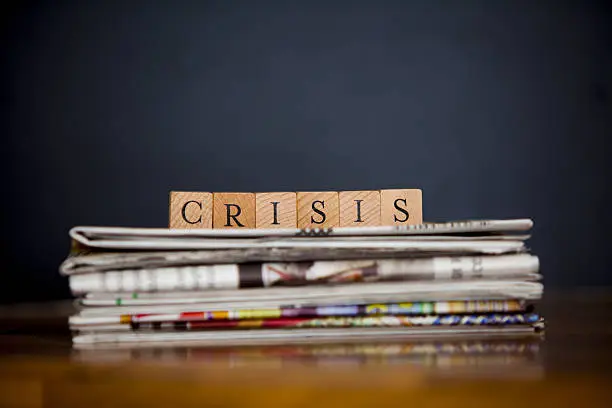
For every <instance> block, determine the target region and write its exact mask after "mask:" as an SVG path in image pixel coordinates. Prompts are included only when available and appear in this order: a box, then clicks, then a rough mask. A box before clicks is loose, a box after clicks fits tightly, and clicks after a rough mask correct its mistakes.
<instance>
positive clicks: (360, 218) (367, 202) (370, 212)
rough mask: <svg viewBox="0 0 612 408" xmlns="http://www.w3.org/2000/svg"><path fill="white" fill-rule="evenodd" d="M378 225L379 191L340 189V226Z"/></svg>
mask: <svg viewBox="0 0 612 408" xmlns="http://www.w3.org/2000/svg"><path fill="white" fill-rule="evenodd" d="M378 225H380V191H341V192H340V226H341V227H366V226H378Z"/></svg>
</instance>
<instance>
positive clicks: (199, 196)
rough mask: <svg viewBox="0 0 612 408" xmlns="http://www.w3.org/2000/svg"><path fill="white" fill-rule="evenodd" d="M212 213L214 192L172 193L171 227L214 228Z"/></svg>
mask: <svg viewBox="0 0 612 408" xmlns="http://www.w3.org/2000/svg"><path fill="white" fill-rule="evenodd" d="M212 213H213V195H212V193H198V192H189V191H172V192H171V193H170V222H169V227H170V228H181V229H189V228H212Z"/></svg>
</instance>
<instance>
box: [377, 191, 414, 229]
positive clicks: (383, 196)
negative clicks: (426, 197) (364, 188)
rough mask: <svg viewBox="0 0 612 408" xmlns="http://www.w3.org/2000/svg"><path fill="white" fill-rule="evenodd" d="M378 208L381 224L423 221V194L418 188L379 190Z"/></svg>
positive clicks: (407, 223) (410, 223) (405, 223)
mask: <svg viewBox="0 0 612 408" xmlns="http://www.w3.org/2000/svg"><path fill="white" fill-rule="evenodd" d="M380 208H381V210H380V224H381V225H412V224H422V223H423V195H422V193H421V190H419V189H409V190H381V191H380Z"/></svg>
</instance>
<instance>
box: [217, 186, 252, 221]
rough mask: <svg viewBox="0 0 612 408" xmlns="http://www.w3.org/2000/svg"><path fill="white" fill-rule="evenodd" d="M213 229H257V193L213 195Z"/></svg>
mask: <svg viewBox="0 0 612 408" xmlns="http://www.w3.org/2000/svg"><path fill="white" fill-rule="evenodd" d="M213 228H255V193H213Z"/></svg>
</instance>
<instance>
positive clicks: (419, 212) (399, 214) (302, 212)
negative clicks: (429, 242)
mask: <svg viewBox="0 0 612 408" xmlns="http://www.w3.org/2000/svg"><path fill="white" fill-rule="evenodd" d="M422 223H423V199H422V192H421V190H419V189H396V190H364V191H341V192H336V191H314V192H313V191H311V192H304V191H298V192H297V193H296V192H269V193H224V192H219V193H214V192H213V193H209V192H187V191H172V192H170V215H169V223H168V225H169V228H176V229H190V228H191V229H194V228H260V229H269V228H296V227H297V228H334V227H369V226H382V225H413V224H422Z"/></svg>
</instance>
